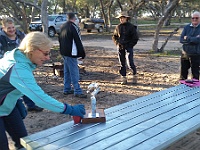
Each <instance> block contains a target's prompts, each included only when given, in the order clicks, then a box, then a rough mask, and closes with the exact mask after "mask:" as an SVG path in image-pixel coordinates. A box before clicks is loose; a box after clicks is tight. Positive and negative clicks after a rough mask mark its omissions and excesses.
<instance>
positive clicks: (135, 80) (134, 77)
mask: <svg viewBox="0 0 200 150" xmlns="http://www.w3.org/2000/svg"><path fill="white" fill-rule="evenodd" d="M136 83H137V75H133V84H136Z"/></svg>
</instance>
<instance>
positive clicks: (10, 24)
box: [0, 17, 43, 112]
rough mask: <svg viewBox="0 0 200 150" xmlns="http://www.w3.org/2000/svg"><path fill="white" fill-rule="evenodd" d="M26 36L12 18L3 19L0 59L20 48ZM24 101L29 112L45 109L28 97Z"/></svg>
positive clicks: (0, 37) (0, 35)
mask: <svg viewBox="0 0 200 150" xmlns="http://www.w3.org/2000/svg"><path fill="white" fill-rule="evenodd" d="M24 37H25V34H24V33H23V32H21V31H20V30H17V29H16V28H15V24H14V20H13V19H12V18H10V17H8V18H3V19H2V29H1V31H0V58H2V57H3V55H4V53H5V52H7V51H11V50H13V49H15V48H17V47H18V46H19V44H20V43H21V41H22V39H23V38H24ZM23 100H24V102H25V104H26V106H27V110H28V111H35V112H40V111H42V110H43V108H40V107H38V106H36V105H35V103H34V102H33V101H32V100H30V99H29V98H28V97H27V96H23Z"/></svg>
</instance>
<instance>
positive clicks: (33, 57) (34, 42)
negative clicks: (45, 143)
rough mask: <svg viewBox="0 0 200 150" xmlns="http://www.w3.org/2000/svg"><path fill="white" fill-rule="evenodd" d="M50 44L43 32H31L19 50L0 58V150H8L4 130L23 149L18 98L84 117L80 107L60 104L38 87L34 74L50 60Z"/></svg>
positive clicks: (23, 132)
mask: <svg viewBox="0 0 200 150" xmlns="http://www.w3.org/2000/svg"><path fill="white" fill-rule="evenodd" d="M52 46H53V43H52V41H51V40H50V39H49V38H48V37H47V35H46V34H44V33H42V32H37V31H36V32H30V33H28V34H27V35H26V36H25V38H24V39H23V40H22V42H21V43H20V45H19V47H18V48H16V49H14V50H11V51H7V52H6V53H5V54H4V56H3V58H1V59H0V85H1V86H0V150H9V147H8V139H7V136H6V131H7V132H8V133H9V135H10V136H11V138H12V140H13V141H14V142H15V147H16V148H18V149H19V148H22V146H21V144H20V138H22V137H25V136H27V131H26V128H25V125H24V123H23V120H22V117H21V115H20V112H19V109H17V108H16V103H17V101H18V99H19V98H20V97H21V96H23V95H27V96H28V97H30V98H31V99H33V100H34V102H35V103H36V105H38V106H39V107H42V108H45V109H48V110H50V111H53V112H57V113H60V114H68V115H71V116H80V117H82V118H83V116H84V115H85V107H84V105H83V104H77V105H74V106H71V105H69V104H67V103H62V102H59V101H58V100H56V99H54V98H52V97H51V96H49V95H48V94H46V93H45V92H44V91H43V90H42V88H41V87H40V86H39V85H38V84H37V82H36V80H35V78H34V74H33V71H34V70H35V69H36V67H37V66H41V65H42V64H43V63H44V62H45V61H46V60H49V59H50V56H49V55H50V48H51V47H52Z"/></svg>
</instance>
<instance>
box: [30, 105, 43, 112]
mask: <svg viewBox="0 0 200 150" xmlns="http://www.w3.org/2000/svg"><path fill="white" fill-rule="evenodd" d="M27 110H28V111H35V112H41V111H43V108H41V107H38V106H35V107H31V108H28V109H27Z"/></svg>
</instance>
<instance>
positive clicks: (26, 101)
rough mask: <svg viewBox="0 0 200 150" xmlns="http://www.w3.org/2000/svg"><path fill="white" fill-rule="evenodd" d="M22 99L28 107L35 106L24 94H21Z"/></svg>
mask: <svg viewBox="0 0 200 150" xmlns="http://www.w3.org/2000/svg"><path fill="white" fill-rule="evenodd" d="M23 100H24V103H25V104H26V106H27V107H28V108H34V107H35V106H36V105H35V103H34V102H33V101H32V100H31V99H30V98H28V97H27V96H25V95H24V96H23Z"/></svg>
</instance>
